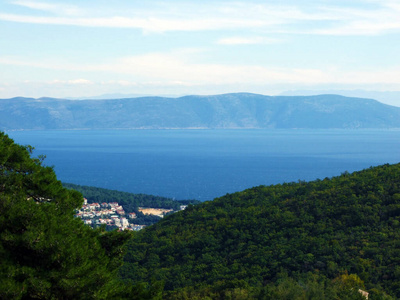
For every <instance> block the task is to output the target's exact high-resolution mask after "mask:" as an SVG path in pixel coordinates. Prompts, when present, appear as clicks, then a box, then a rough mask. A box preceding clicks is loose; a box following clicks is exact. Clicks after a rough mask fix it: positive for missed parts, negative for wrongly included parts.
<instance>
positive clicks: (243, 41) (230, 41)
mask: <svg viewBox="0 0 400 300" xmlns="http://www.w3.org/2000/svg"><path fill="white" fill-rule="evenodd" d="M281 42H282V40H280V39H274V38H267V37H262V36H256V37H240V36H235V37H228V38H223V39H220V40H218V41H217V44H220V45H255V44H277V43H281Z"/></svg>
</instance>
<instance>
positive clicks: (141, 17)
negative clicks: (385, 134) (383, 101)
mask: <svg viewBox="0 0 400 300" xmlns="http://www.w3.org/2000/svg"><path fill="white" fill-rule="evenodd" d="M399 53H400V1H399V0H384V1H383V0H380V1H378V0H353V1H342V0H337V1H329V0H315V1H310V0H308V1H303V0H297V1H294V0H289V1H278V0H271V1H252V0H250V1H240V0H239V1H208V0H205V1H191V0H189V1H180V0H176V1H175V0H174V1H143V0H141V1H136V0H115V1H106V0H85V1H81V0H80V1H76V0H68V1H67V0H65V1H62V0H61V1H33V0H0V70H1V71H0V98H10V97H15V96H25V97H44V96H47V97H59V98H67V97H78V98H79V97H90V96H97V95H103V94H116V93H118V94H135V95H136V94H137V95H174V96H178V95H188V94H191V95H193V94H201V95H210V94H220V93H233V92H251V93H260V94H265V95H277V94H280V93H282V92H285V91H296V90H315V91H320V90H369V91H400V54H399ZM398 103H399V106H400V99H399V102H398Z"/></svg>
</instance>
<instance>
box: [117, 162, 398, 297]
mask: <svg viewBox="0 0 400 300" xmlns="http://www.w3.org/2000/svg"><path fill="white" fill-rule="evenodd" d="M121 274H122V276H123V277H125V278H129V279H130V280H132V281H133V282H138V281H149V280H160V281H164V282H165V295H166V296H167V297H170V298H171V299H189V298H192V299H202V298H204V297H206V296H210V297H211V298H215V299H217V298H221V299H224V298H226V299H228V298H229V297H228V296H229V295H230V297H233V296H232V295H233V294H235V295H237V296H238V297H239V295H241V297H242V298H237V299H247V298H246V297H249V298H255V299H365V298H362V297H361V296H360V294H359V293H358V292H357V291H358V289H362V290H366V291H368V292H369V293H370V299H390V297H389V296H385V293H387V294H389V295H391V296H393V297H396V298H400V164H396V165H383V166H379V167H374V168H369V169H366V170H363V171H360V172H355V173H352V174H349V173H347V172H346V173H343V174H342V175H341V176H338V177H334V178H331V179H328V178H326V179H324V180H316V181H312V182H308V183H306V182H298V183H285V184H278V185H273V186H259V187H255V188H252V189H248V190H245V191H243V192H238V193H234V194H231V195H226V196H224V197H221V198H218V199H215V200H214V201H210V202H204V203H202V204H199V205H196V206H189V207H188V208H187V209H186V210H185V211H182V212H179V213H176V214H174V215H171V216H168V217H166V218H165V219H164V220H162V221H160V222H159V223H157V224H155V225H154V226H151V227H149V228H147V229H145V230H143V231H142V232H140V233H138V234H137V235H136V236H135V237H134V239H133V241H132V243H131V244H130V247H129V252H128V255H127V257H126V262H125V265H124V267H123V269H122V271H121ZM351 291H353V292H354V294H353V295H349V293H351ZM285 295H286V296H285ZM185 297H187V298H185ZM196 297H197V298H196ZM313 297H314V298H313ZM357 297H359V298H357ZM229 299H231V298H229ZM232 299H234V298H232ZM235 299H236V298H235Z"/></svg>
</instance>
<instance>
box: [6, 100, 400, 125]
mask: <svg viewBox="0 0 400 300" xmlns="http://www.w3.org/2000/svg"><path fill="white" fill-rule="evenodd" d="M0 120H1V121H0V129H2V130H24V129H25V130H26V129H33V130H47V129H193V128H202V129H238V128H242V129H263V128H270V129H279V128H282V129H290V128H307V129H327V128H345V129H349V128H350V129H354V128H400V107H395V106H390V105H387V104H383V103H380V102H378V101H376V100H373V99H365V98H350V97H344V96H340V95H332V94H326V95H315V96H265V95H259V94H252V93H231V94H221V95H209V96H199V95H188V96H183V97H179V98H168V97H158V96H149V97H137V98H122V99H107V100H66V99H57V98H47V97H42V98H39V99H34V98H24V97H15V98H11V99H0Z"/></svg>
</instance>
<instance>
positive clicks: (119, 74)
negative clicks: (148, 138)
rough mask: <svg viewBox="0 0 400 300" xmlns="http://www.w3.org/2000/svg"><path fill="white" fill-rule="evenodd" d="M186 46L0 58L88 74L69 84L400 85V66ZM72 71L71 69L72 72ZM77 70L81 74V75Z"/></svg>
mask: <svg viewBox="0 0 400 300" xmlns="http://www.w3.org/2000/svg"><path fill="white" fill-rule="evenodd" d="M184 53H185V52H184V51H180V52H178V53H168V54H162V53H150V54H145V55H138V56H129V57H123V58H119V59H116V60H112V61H108V62H106V63H100V64H75V63H72V62H65V61H63V62H59V63H55V62H54V61H51V62H46V61H41V62H40V61H37V62H35V63H32V62H30V61H24V60H22V59H21V60H18V59H17V58H13V60H10V59H7V58H1V57H0V64H1V63H7V64H16V65H18V66H21V65H22V66H24V65H25V66H30V67H34V68H41V69H49V70H55V71H57V72H58V73H56V74H63V73H65V72H66V71H68V72H69V73H71V72H72V74H85V79H82V78H78V79H71V80H64V81H62V80H60V81H58V82H54V83H63V84H69V85H94V84H96V83H98V82H99V80H98V78H105V80H104V81H106V82H107V81H108V80H107V78H109V77H110V76H112V77H114V78H117V79H115V81H114V82H115V83H116V84H119V85H122V86H129V85H132V83H134V84H143V83H146V84H148V83H151V82H152V83H158V84H161V85H173V84H178V83H179V84H180V85H199V84H201V85H216V84H220V85H227V84H247V85H262V84H365V85H368V84H392V85H400V68H399V67H396V66H394V67H392V68H391V69H381V70H379V69H378V70H376V69H374V70H363V71H349V70H343V69H341V68H339V67H337V68H334V69H332V68H329V69H322V68H320V69H317V68H277V67H269V66H261V65H244V64H236V65H235V64H233V65H232V64H230V65H224V64H217V63H215V64H212V63H199V62H194V61H193V60H192V59H191V57H190V53H191V52H190V51H189V52H188V53H189V54H186V55H185V54H184ZM69 76H71V75H69ZM78 76H79V75H78Z"/></svg>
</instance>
